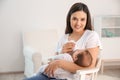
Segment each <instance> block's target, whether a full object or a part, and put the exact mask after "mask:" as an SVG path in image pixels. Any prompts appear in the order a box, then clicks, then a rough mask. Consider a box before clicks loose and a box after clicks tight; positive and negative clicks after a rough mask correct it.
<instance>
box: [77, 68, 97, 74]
mask: <svg viewBox="0 0 120 80" xmlns="http://www.w3.org/2000/svg"><path fill="white" fill-rule="evenodd" d="M98 71H99V68H91V69H82V70H77V72H76V73H77V74H90V73H95V72H98Z"/></svg>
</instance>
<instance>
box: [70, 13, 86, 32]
mask: <svg viewBox="0 0 120 80" xmlns="http://www.w3.org/2000/svg"><path fill="white" fill-rule="evenodd" d="M86 22H87V14H86V13H85V12H84V11H76V12H74V13H73V14H72V15H71V18H70V24H71V28H72V29H73V32H78V33H79V32H81V31H84V28H85V26H86Z"/></svg>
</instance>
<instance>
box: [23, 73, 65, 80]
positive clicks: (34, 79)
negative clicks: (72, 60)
mask: <svg viewBox="0 0 120 80" xmlns="http://www.w3.org/2000/svg"><path fill="white" fill-rule="evenodd" d="M24 80H67V79H55V78H49V77H47V76H46V75H44V74H42V73H41V74H39V75H35V76H32V77H30V78H26V79H24Z"/></svg>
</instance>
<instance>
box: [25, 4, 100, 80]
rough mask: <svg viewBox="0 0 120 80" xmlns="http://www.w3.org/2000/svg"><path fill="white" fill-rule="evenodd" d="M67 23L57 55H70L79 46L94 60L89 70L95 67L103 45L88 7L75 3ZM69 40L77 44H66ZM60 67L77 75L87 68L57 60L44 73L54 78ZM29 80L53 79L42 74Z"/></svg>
mask: <svg viewBox="0 0 120 80" xmlns="http://www.w3.org/2000/svg"><path fill="white" fill-rule="evenodd" d="M66 22H67V25H66V30H65V35H64V36H63V37H62V38H61V40H60V41H59V42H58V46H57V53H58V54H60V53H69V52H71V51H73V50H74V47H75V45H77V47H78V48H79V49H87V50H88V51H89V52H90V53H91V56H92V59H93V60H92V64H91V65H90V66H89V67H87V68H93V67H95V63H96V60H97V57H98V53H99V48H100V46H101V44H100V40H99V37H98V34H97V33H96V32H95V31H93V27H92V25H91V16H90V12H89V10H88V7H87V6H86V5H85V4H83V3H75V4H74V5H73V6H72V7H71V8H70V10H69V12H68V15H67V21H66ZM69 40H74V41H75V42H76V44H75V43H73V42H69V43H66V41H69ZM58 67H59V68H63V69H65V70H67V71H69V72H71V73H75V72H76V70H79V69H84V68H86V67H81V66H78V65H76V64H75V63H73V62H69V61H66V60H55V61H52V62H51V63H50V64H49V65H48V67H47V68H46V69H45V72H44V73H45V74H47V76H51V77H53V76H54V74H53V73H54V72H55V70H56V69H57V68H58ZM43 77H44V78H43ZM27 80H52V79H50V78H49V77H48V79H47V78H45V75H44V74H41V75H39V76H38V75H37V76H34V77H32V78H30V79H27ZM54 80H58V79H54Z"/></svg>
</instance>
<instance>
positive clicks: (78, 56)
mask: <svg viewBox="0 0 120 80" xmlns="http://www.w3.org/2000/svg"><path fill="white" fill-rule="evenodd" d="M59 59H63V60H67V61H70V62H74V63H75V64H77V65H79V66H82V67H88V66H90V65H91V62H92V56H91V54H90V53H89V51H88V50H79V49H77V50H75V51H73V52H71V53H70V54H69V53H64V54H58V55H55V56H54V57H53V58H52V60H59ZM48 65H49V64H46V65H43V66H41V67H40V70H39V73H44V70H45V69H46V67H47V66H48ZM39 73H38V74H39ZM54 78H56V79H68V80H71V79H74V78H73V73H70V72H68V71H65V70H64V69H62V68H58V69H57V70H56V71H55V72H54Z"/></svg>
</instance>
